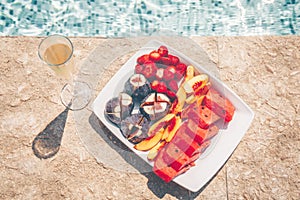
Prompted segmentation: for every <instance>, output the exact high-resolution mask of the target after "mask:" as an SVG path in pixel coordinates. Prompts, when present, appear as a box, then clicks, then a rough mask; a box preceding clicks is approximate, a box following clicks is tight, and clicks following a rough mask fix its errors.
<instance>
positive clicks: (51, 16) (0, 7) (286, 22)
mask: <svg viewBox="0 0 300 200" xmlns="http://www.w3.org/2000/svg"><path fill="white" fill-rule="evenodd" d="M53 33H63V34H65V35H69V36H106V37H121V36H129V35H152V34H157V33H158V34H160V33H163V34H170V35H172V34H176V35H183V36H190V35H299V33H300V0H226V1H225V0H223V1H222V0H118V1H113V2H111V0H98V1H97V0H53V1H52V0H0V35H1V36H6V35H39V36H44V35H49V34H53Z"/></svg>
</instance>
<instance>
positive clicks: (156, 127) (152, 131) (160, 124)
mask: <svg viewBox="0 0 300 200" xmlns="http://www.w3.org/2000/svg"><path fill="white" fill-rule="evenodd" d="M174 116H175V114H174V113H169V114H167V115H165V116H164V117H163V118H161V119H160V120H158V121H157V122H155V123H154V124H153V125H152V126H151V127H150V128H149V130H148V136H149V137H151V136H153V135H154V134H156V133H157V132H158V131H159V130H160V129H161V128H162V127H164V126H165V123H166V122H168V121H169V120H170V119H172V118H173V117H174Z"/></svg>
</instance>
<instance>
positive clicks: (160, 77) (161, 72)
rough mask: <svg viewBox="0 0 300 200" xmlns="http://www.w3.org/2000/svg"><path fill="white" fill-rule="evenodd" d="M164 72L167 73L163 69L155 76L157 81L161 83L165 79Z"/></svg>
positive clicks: (158, 70)
mask: <svg viewBox="0 0 300 200" xmlns="http://www.w3.org/2000/svg"><path fill="white" fill-rule="evenodd" d="M164 71H165V69H163V68H159V69H157V71H156V75H155V77H156V79H157V80H159V81H160V80H162V79H163V78H164Z"/></svg>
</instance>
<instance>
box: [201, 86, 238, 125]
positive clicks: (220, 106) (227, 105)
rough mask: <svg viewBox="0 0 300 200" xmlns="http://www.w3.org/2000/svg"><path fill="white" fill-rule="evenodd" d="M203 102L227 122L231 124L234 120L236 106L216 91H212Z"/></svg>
mask: <svg viewBox="0 0 300 200" xmlns="http://www.w3.org/2000/svg"><path fill="white" fill-rule="evenodd" d="M203 102H204V105H205V106H207V107H208V108H209V109H210V110H212V111H213V112H215V113H216V114H217V115H218V116H220V117H221V118H223V119H224V120H225V122H230V121H231V120H232V117H233V114H234V111H235V108H234V106H233V105H232V103H231V102H230V101H229V100H228V99H227V98H225V97H223V96H222V95H221V94H220V93H219V92H217V91H216V90H214V89H210V90H209V91H208V93H207V94H206V96H205V98H204V100H203Z"/></svg>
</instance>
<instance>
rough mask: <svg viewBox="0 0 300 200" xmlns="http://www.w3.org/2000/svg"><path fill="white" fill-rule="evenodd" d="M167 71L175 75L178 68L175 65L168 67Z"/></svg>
mask: <svg viewBox="0 0 300 200" xmlns="http://www.w3.org/2000/svg"><path fill="white" fill-rule="evenodd" d="M167 70H169V71H170V72H172V73H173V74H175V73H176V67H175V66H174V65H170V66H169V67H167Z"/></svg>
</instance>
